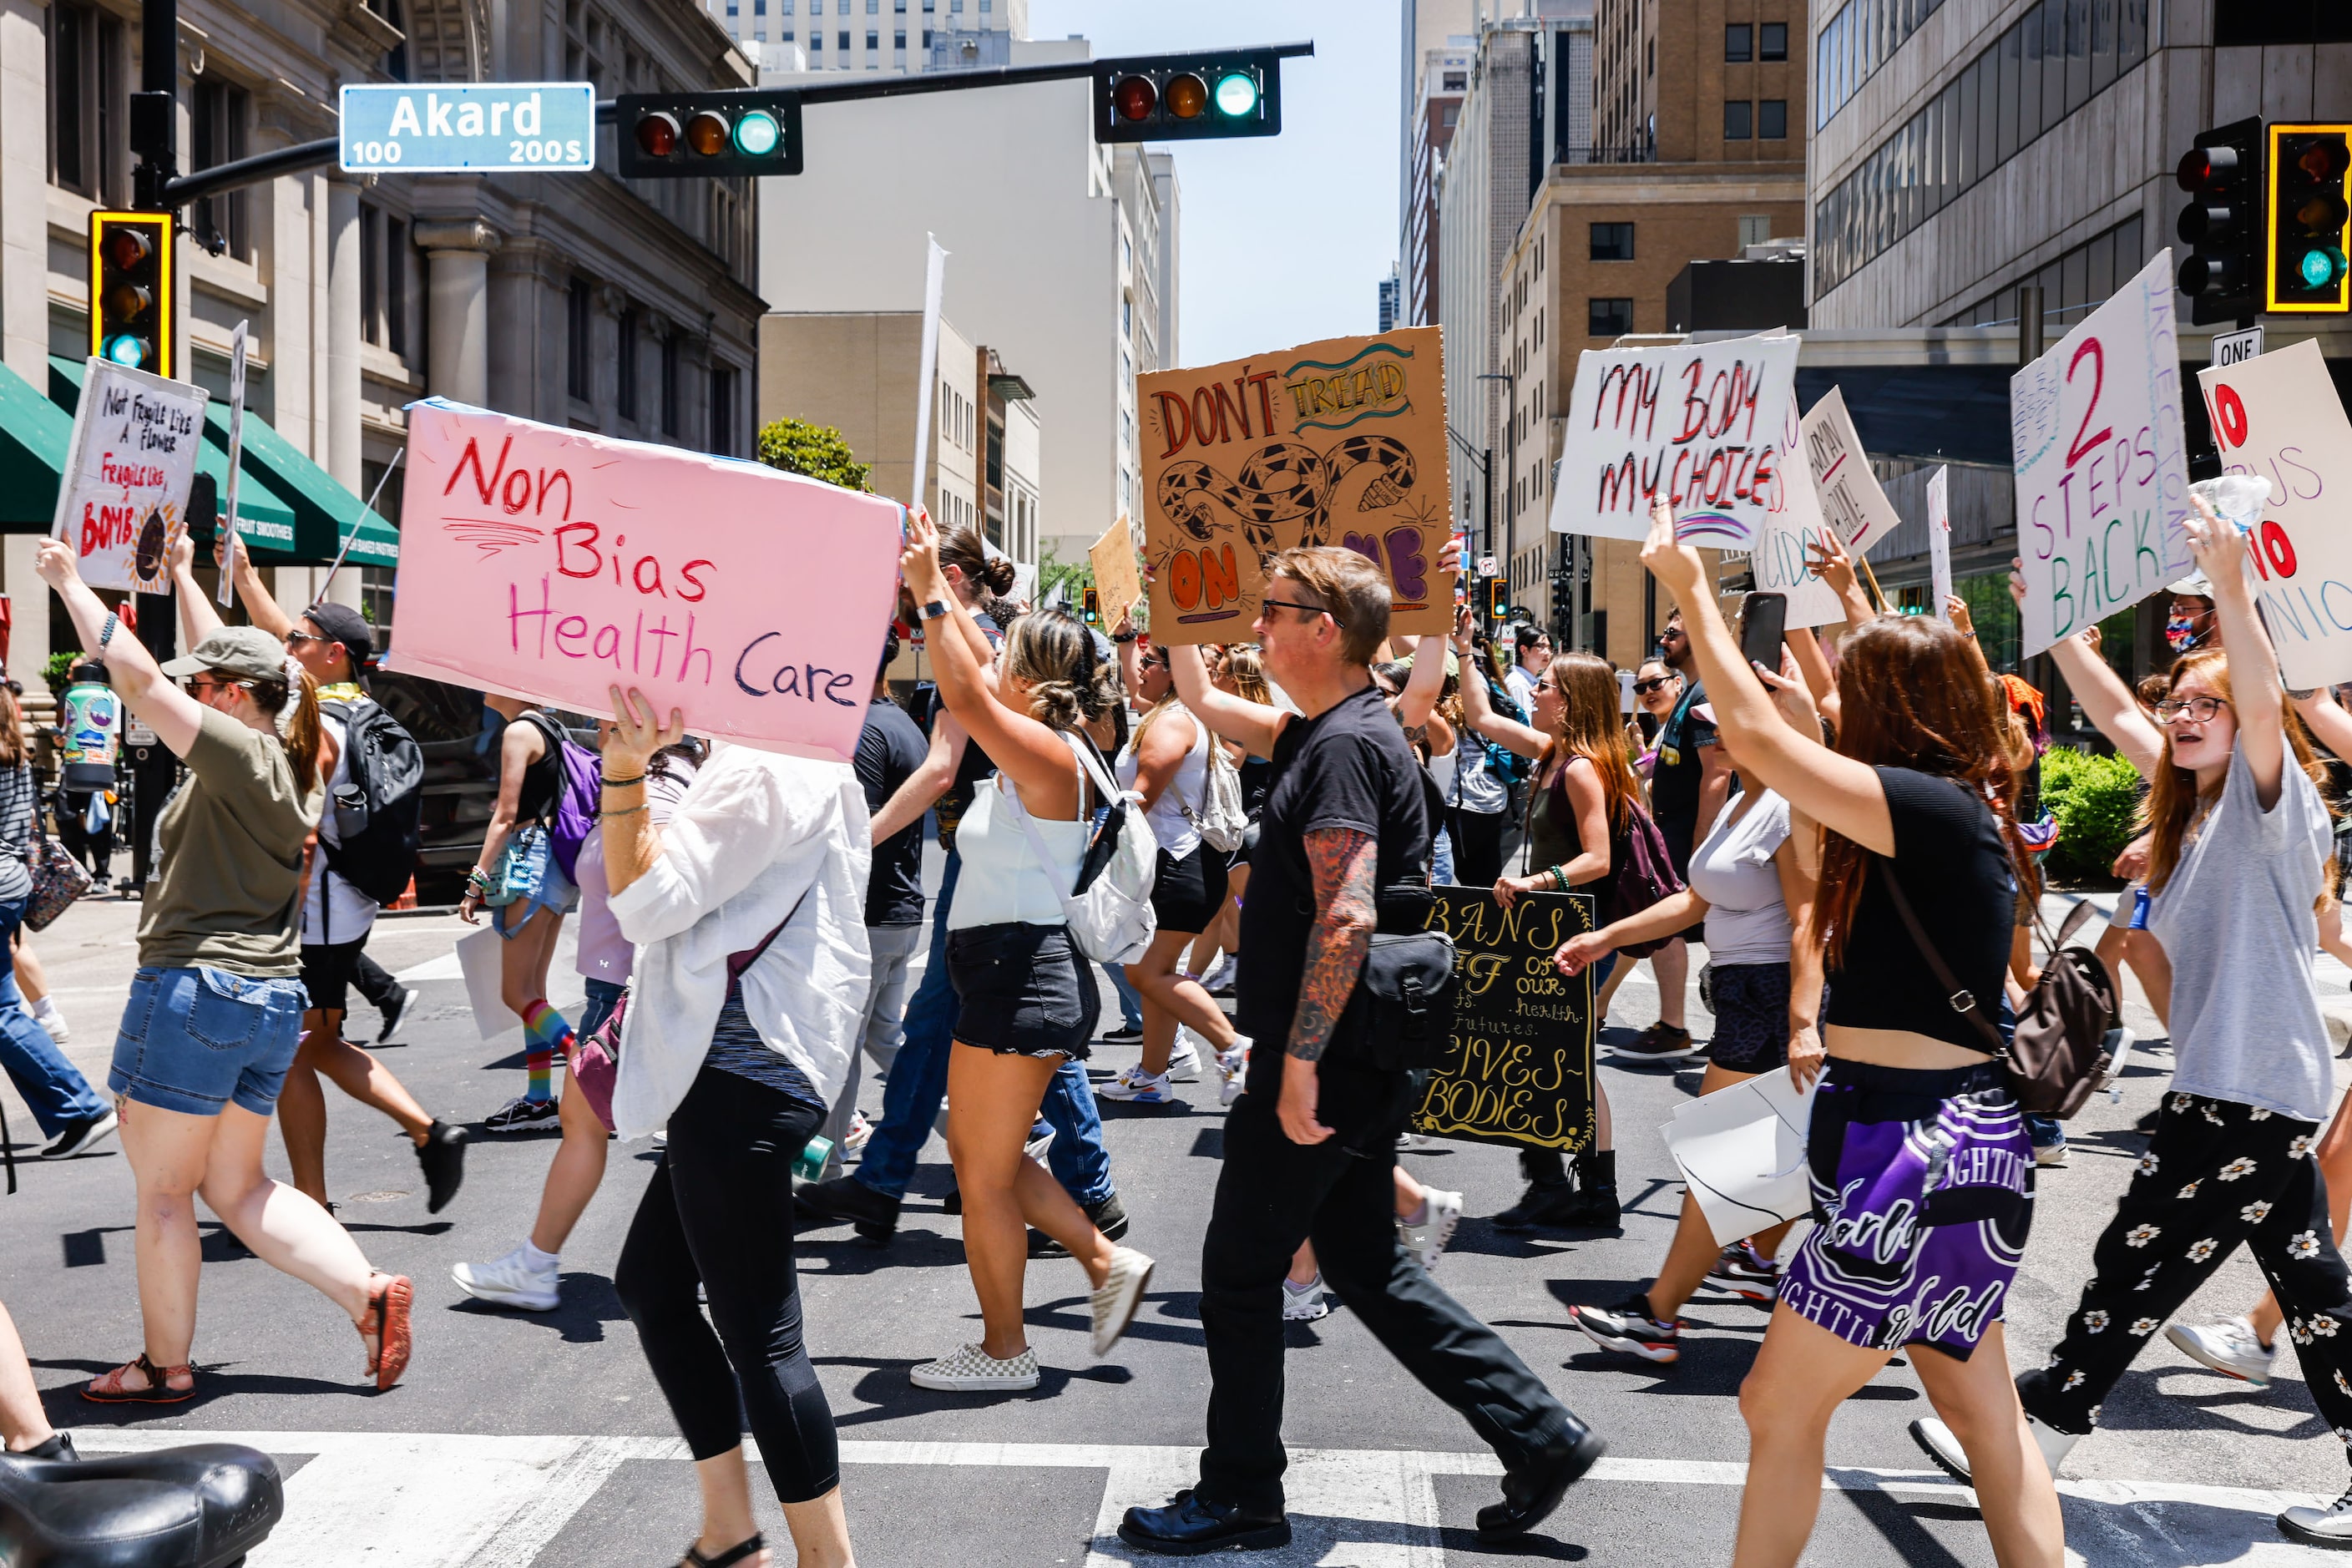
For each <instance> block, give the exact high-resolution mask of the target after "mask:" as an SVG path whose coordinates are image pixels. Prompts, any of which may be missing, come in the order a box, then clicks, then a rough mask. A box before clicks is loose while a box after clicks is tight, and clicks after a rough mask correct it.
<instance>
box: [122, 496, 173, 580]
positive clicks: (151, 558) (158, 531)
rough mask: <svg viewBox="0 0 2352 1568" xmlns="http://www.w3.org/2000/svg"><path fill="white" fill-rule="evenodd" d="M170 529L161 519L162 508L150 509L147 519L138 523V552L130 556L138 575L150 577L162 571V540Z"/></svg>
mask: <svg viewBox="0 0 2352 1568" xmlns="http://www.w3.org/2000/svg"><path fill="white" fill-rule="evenodd" d="M169 532H170V529H169V528H168V527H166V526H165V524H164V521H163V508H162V507H155V508H152V509H151V510H149V511H148V513H147V521H145V522H143V523H142V524H141V525H140V528H139V547H138V552H137V554H135V555H134V556H133V557H132V558H131V562H132V564H133V565H134V566H135V567H136V568H137V569H138V573H139V575H140V576H142V577H147V578H152V577H154V576H156V575H158V574H161V573H162V572H163V550H164V543H163V541H164V538H165V536H166V535H167V534H168V533H169Z"/></svg>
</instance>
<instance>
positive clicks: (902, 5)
mask: <svg viewBox="0 0 2352 1568" xmlns="http://www.w3.org/2000/svg"><path fill="white" fill-rule="evenodd" d="M890 9H891V10H892V11H894V12H896V13H898V15H899V16H905V15H906V14H907V0H890Z"/></svg>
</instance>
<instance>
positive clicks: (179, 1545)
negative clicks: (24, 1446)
mask: <svg viewBox="0 0 2352 1568" xmlns="http://www.w3.org/2000/svg"><path fill="white" fill-rule="evenodd" d="M285 1511H286V1491H285V1484H284V1483H283V1482H282V1481H281V1480H280V1479H278V1466H277V1464H276V1462H275V1461H273V1460H272V1459H271V1458H269V1456H268V1455H267V1454H265V1453H262V1452H261V1451H259V1450H258V1449H255V1448H247V1447H242V1446H240V1445H237V1444H235V1443H196V1444H192V1445H190V1446H189V1447H184V1448H165V1449H163V1450H160V1451H158V1452H156V1453H152V1454H123V1455H119V1456H116V1457H114V1458H96V1459H82V1460H68V1459H28V1458H25V1457H24V1456H22V1455H18V1454H7V1455H0V1563H7V1564H8V1565H9V1568H234V1565H235V1564H236V1563H242V1562H244V1561H245V1554H246V1553H247V1552H250V1551H252V1550H253V1549H254V1548H255V1547H257V1546H258V1545H260V1544H261V1542H263V1541H265V1540H267V1539H268V1535H269V1531H271V1529H272V1528H274V1527H275V1526H276V1525H277V1523H278V1519H279V1518H280V1517H281V1516H282V1515H283V1514H284V1513H285Z"/></svg>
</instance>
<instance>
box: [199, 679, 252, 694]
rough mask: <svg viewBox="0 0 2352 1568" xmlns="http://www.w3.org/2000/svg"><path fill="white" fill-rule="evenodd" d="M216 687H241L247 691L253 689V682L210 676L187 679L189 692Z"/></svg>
mask: <svg viewBox="0 0 2352 1568" xmlns="http://www.w3.org/2000/svg"><path fill="white" fill-rule="evenodd" d="M216 686H242V687H244V688H245V689H247V690H248V691H250V690H252V689H253V682H251V681H250V680H223V679H220V678H219V677H218V676H212V675H192V676H190V677H188V689H189V690H191V691H209V690H211V689H213V688H215V687H216Z"/></svg>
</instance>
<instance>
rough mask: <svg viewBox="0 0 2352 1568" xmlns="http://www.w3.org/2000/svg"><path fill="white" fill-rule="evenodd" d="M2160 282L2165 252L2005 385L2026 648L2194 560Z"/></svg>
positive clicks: (2131, 599)
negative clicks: (2022, 572) (2014, 470)
mask: <svg viewBox="0 0 2352 1568" xmlns="http://www.w3.org/2000/svg"><path fill="white" fill-rule="evenodd" d="M2172 289H2173V278H2172V252H2171V251H2170V250H2169V249H2167V250H2164V251H2161V252H2159V253H2158V256H2157V258H2156V259H2155V260H2154V261H2151V262H2149V263H2148V264H2147V268H2145V269H2144V270H2142V271H2141V273H2140V274H2139V276H2138V277H2137V278H2134V279H2132V280H2131V281H2130V282H2128V283H2126V284H2125V285H2123V286H2122V287H2121V288H2119V289H2116V292H2115V295H2114V297H2113V298H2111V299H2110V300H2108V301H2107V302H2106V303H2105V304H2104V305H2102V306H2100V307H2099V308H2098V309H2097V310H2094V311H2092V312H2091V313H2090V314H2089V315H2088V316H2086V317H2084V320H2083V322H2082V324H2081V325H2080V326H2077V327H2076V328H2075V329H2074V331H2071V332H2068V333H2067V334H2066V335H2065V337H2064V338H2063V339H2062V340H2060V342H2059V344H2058V346H2057V347H2056V348H2054V349H2053V350H2051V351H2050V352H2049V353H2046V354H2043V355H2042V357H2041V358H2040V359H2038V360H2035V361H2034V362H2033V363H2032V364H2030V365H2027V366H2026V367H2025V368H2024V369H2023V370H2021V371H2019V372H2018V373H2017V374H2016V375H2014V376H2012V377H2011V379H2010V384H2009V425H2010V449H2011V453H2012V455H2013V457H2014V458H2015V462H2016V468H2017V542H2018V557H2019V559H2020V560H2021V562H2022V563H2024V568H2025V613H2024V641H2025V652H2026V653H2027V654H2029V655H2032V654H2037V653H2040V652H2041V651H2042V649H2044V648H2046V647H2049V646H2050V645H2051V644H2052V643H2054V642H2056V641H2057V640H2058V639H2059V638H2061V637H2073V636H2074V635H2075V634H2076V633H2078V632H2080V631H2082V630H2083V629H2084V628H2085V627H2087V626H2096V625H2097V624H2098V623H2099V622H2101V621H2103V620H2105V619H2106V618H2107V617H2108V616H2112V615H2114V614H2115V613H2116V611H2118V610H2125V609H2128V608H2130V607H2131V606H2132V605H2136V604H2137V603H2139V602H2140V601H2141V600H2142V599H2145V598H2147V596H2148V595H2151V594H2155V593H2158V592H2160V591H2161V590H2162V589H2163V587H2164V585H2165V584H2167V583H2169V582H2171V581H2172V580H2173V579H2175V578H2177V577H2180V576H2183V575H2185V574H2187V573H2188V572H2189V570H2190V568H2191V566H2192V564H2193V563H2192V562H2191V561H2190V559H2189V536H2188V534H2187V532H2186V531H2184V530H2183V529H2182V527H2181V521H2182V520H2183V519H2184V518H2186V517H2187V516H2188V515H2189V457H2188V447H2187V442H2186V439H2185V437H2183V436H2182V433H2181V423H2180V400H2181V395H2182V391H2181V385H2180V348H2179V333H2178V331H2176V329H2175V328H2174V325H2173V320H2172Z"/></svg>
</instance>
